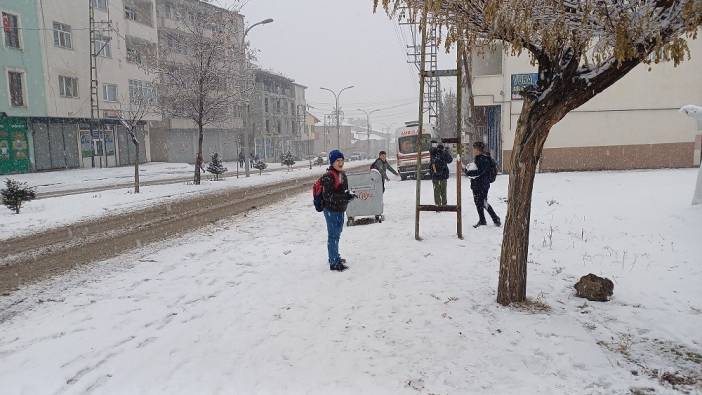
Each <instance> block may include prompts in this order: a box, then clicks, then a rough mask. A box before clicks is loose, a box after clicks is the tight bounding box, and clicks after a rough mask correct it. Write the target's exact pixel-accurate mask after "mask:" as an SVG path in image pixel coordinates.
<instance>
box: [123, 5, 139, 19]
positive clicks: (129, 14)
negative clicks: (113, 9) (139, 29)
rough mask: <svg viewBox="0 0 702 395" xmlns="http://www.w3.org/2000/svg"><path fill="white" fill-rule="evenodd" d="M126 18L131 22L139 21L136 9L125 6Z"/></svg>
mask: <svg viewBox="0 0 702 395" xmlns="http://www.w3.org/2000/svg"><path fill="white" fill-rule="evenodd" d="M124 17H125V18H127V19H128V20H130V21H136V20H137V11H136V8H133V7H129V6H126V5H125V6H124Z"/></svg>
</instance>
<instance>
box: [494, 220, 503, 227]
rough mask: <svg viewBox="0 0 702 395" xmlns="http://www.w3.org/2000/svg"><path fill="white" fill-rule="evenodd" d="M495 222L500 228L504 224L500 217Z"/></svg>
mask: <svg viewBox="0 0 702 395" xmlns="http://www.w3.org/2000/svg"><path fill="white" fill-rule="evenodd" d="M494 222H495V226H497V227H498V228H499V227H500V226H502V222H501V221H500V219H499V218H498V219H497V221H494Z"/></svg>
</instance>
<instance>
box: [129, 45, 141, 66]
mask: <svg viewBox="0 0 702 395" xmlns="http://www.w3.org/2000/svg"><path fill="white" fill-rule="evenodd" d="M127 62H129V63H138V64H141V54H140V53H139V50H137V49H136V48H135V47H127Z"/></svg>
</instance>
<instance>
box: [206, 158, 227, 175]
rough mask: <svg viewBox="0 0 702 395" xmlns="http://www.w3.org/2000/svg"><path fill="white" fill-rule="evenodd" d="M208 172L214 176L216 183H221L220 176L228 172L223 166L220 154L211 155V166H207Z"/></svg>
mask: <svg viewBox="0 0 702 395" xmlns="http://www.w3.org/2000/svg"><path fill="white" fill-rule="evenodd" d="M207 171H209V172H210V173H212V174H214V176H215V181H219V176H220V175H221V174H224V173H226V172H227V168H226V167H224V165H222V159H220V158H219V154H218V153H216V152H215V153H213V154H211V155H210V164H209V166H207Z"/></svg>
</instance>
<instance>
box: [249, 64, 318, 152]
mask: <svg viewBox="0 0 702 395" xmlns="http://www.w3.org/2000/svg"><path fill="white" fill-rule="evenodd" d="M305 89H306V87H305V86H303V85H300V84H296V83H295V82H294V80H293V79H291V78H288V77H286V76H284V75H281V74H278V73H275V72H272V71H266V70H260V69H259V70H256V90H255V92H254V97H253V100H252V108H251V113H252V115H251V123H252V126H251V127H252V128H253V131H254V137H255V145H254V152H255V155H258V156H259V158H261V159H263V160H265V161H268V162H274V161H279V160H280V158H281V157H282V155H283V154H284V153H286V152H291V153H293V154H294V155H296V156H297V157H302V156H303V155H304V154H305V152H306V150H307V147H306V144H305V143H303V139H302V137H303V129H304V122H305V115H304V114H305V111H306V110H305V109H306V106H307V103H306V101H305Z"/></svg>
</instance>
